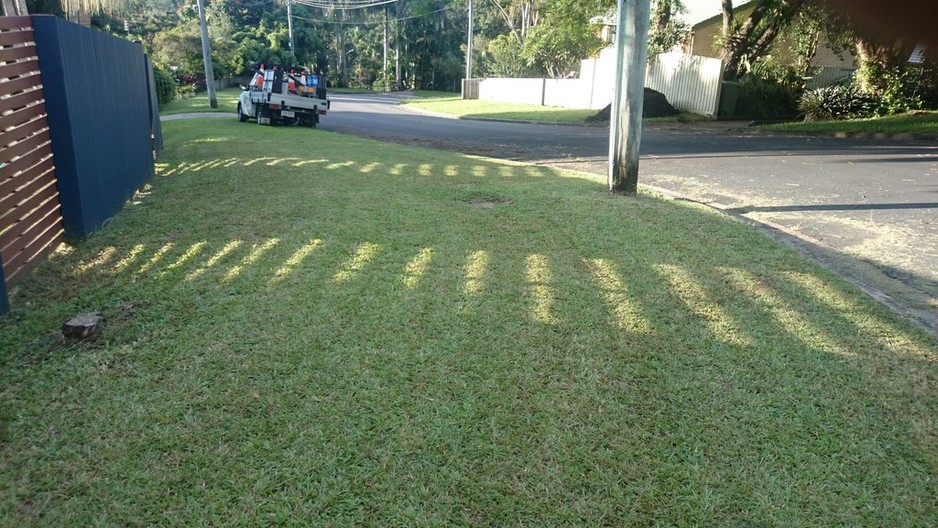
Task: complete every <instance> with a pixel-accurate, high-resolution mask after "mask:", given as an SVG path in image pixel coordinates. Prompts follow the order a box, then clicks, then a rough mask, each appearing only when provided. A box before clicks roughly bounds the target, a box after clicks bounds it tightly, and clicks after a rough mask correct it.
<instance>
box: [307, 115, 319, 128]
mask: <svg viewBox="0 0 938 528" xmlns="http://www.w3.org/2000/svg"><path fill="white" fill-rule="evenodd" d="M318 124H319V114H313V117H311V118H309V128H316V125H318Z"/></svg>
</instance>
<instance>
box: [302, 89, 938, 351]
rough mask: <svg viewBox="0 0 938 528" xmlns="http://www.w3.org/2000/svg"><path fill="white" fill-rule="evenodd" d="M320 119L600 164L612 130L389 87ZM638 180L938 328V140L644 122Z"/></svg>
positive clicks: (532, 158)
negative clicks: (468, 113) (417, 96)
mask: <svg viewBox="0 0 938 528" xmlns="http://www.w3.org/2000/svg"><path fill="white" fill-rule="evenodd" d="M332 98H333V103H332V104H333V106H332V111H331V112H330V114H329V116H327V117H326V118H324V119H323V121H322V123H321V128H323V129H325V130H334V131H338V132H344V133H351V134H356V135H360V136H365V137H371V138H376V139H381V140H386V141H394V142H399V143H406V144H416V145H424V146H429V147H434V148H442V149H448V150H454V151H459V152H466V153H473V154H480V155H486V156H492V157H499V158H505V159H513V160H519V161H526V162H532V163H540V164H548V165H553V166H558V167H563V168H569V169H576V170H582V171H587V172H593V173H597V174H605V173H606V170H607V168H606V167H607V165H606V163H607V161H606V156H607V152H608V130H607V129H606V128H604V127H586V126H556V125H543V124H527V123H504V122H491V121H476V120H454V119H448V118H442V117H438V116H430V115H426V114H421V113H417V112H413V111H410V110H408V109H407V108H406V107H402V106H398V102H399V101H400V97H398V96H395V95H334V96H332ZM642 139H643V140H642V158H641V170H640V176H639V183H640V185H646V186H651V187H654V188H656V189H660V190H662V191H664V192H666V193H668V194H670V195H672V196H674V197H679V198H682V199H686V200H692V201H697V202H701V203H705V204H709V205H712V206H714V207H717V208H719V209H722V210H724V211H726V212H727V213H728V214H732V215H734V216H736V217H737V218H740V219H742V220H744V221H749V222H752V223H754V224H757V225H759V226H760V227H762V228H764V229H765V230H766V232H767V233H769V234H770V235H773V236H776V237H777V238H779V239H780V240H782V241H784V242H786V243H789V244H792V245H793V246H796V247H798V248H799V249H801V250H802V251H805V252H806V253H808V254H809V255H811V256H812V257H813V258H815V259H816V260H818V261H820V262H821V263H822V264H825V265H826V266H828V267H829V268H831V269H833V270H835V271H836V272H838V273H840V274H841V275H843V276H845V277H846V278H848V279H849V280H851V281H853V282H854V283H856V284H857V285H859V286H860V287H861V288H863V289H864V290H866V291H867V292H868V293H870V294H871V295H873V296H874V297H876V298H877V299H879V300H880V301H882V302H884V303H885V304H887V305H889V306H891V307H893V308H894V309H896V310H899V311H901V312H904V313H906V314H908V315H909V316H911V317H912V318H914V319H915V320H917V321H918V322H919V323H921V324H922V325H923V326H925V327H926V329H928V330H929V331H930V332H931V333H933V334H934V335H936V336H938V221H936V212H938V145H936V144H935V142H933V141H913V140H908V141H894V140H857V139H837V138H817V137H797V136H779V135H761V134H754V133H752V132H751V131H750V130H748V129H747V128H745V127H741V126H740V125H738V124H736V125H734V124H726V123H722V122H713V123H701V124H661V125H649V126H647V127H646V128H645V130H644V132H643V138H642Z"/></svg>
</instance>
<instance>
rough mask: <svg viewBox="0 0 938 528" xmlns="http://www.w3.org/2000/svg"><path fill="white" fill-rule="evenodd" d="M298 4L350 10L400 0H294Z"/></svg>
mask: <svg viewBox="0 0 938 528" xmlns="http://www.w3.org/2000/svg"><path fill="white" fill-rule="evenodd" d="M293 1H294V2H296V3H298V4H303V5H308V6H311V7H318V8H320V9H334V10H337V11H350V10H352V9H365V8H368V7H378V6H383V5H386V4H393V3H395V2H397V1H398V0H341V1H338V2H329V1H328V0H293Z"/></svg>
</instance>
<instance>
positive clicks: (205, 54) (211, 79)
mask: <svg viewBox="0 0 938 528" xmlns="http://www.w3.org/2000/svg"><path fill="white" fill-rule="evenodd" d="M199 29H200V32H201V33H202V62H203V63H204V64H205V88H206V89H207V90H208V105H209V106H210V107H212V108H218V99H216V98H215V72H214V70H212V47H211V44H210V43H209V40H208V26H206V25H205V0H199Z"/></svg>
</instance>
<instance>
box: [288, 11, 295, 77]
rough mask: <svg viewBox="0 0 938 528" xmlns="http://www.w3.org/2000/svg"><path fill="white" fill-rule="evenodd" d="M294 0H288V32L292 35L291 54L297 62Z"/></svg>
mask: <svg viewBox="0 0 938 528" xmlns="http://www.w3.org/2000/svg"><path fill="white" fill-rule="evenodd" d="M292 6H293V0H287V34H288V35H289V37H290V55H293V62H294V63H295V62H296V50H294V49H293V7H292Z"/></svg>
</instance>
